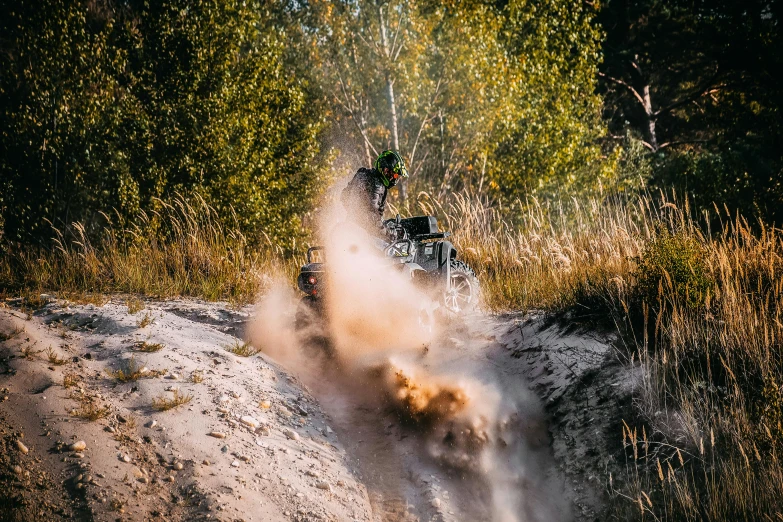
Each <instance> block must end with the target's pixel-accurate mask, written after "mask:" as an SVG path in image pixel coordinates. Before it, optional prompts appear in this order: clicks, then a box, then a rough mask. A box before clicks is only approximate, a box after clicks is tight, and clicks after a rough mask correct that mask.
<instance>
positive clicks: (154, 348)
mask: <svg viewBox="0 0 783 522" xmlns="http://www.w3.org/2000/svg"><path fill="white" fill-rule="evenodd" d="M163 348H164V346H163V345H162V344H161V343H148V342H146V341H144V342H141V343H136V344H135V345H134V347H133V349H134V350H136V351H137V352H145V353H155V352H159V351H161V350H162V349H163Z"/></svg>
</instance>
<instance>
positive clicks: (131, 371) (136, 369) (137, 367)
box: [106, 356, 166, 382]
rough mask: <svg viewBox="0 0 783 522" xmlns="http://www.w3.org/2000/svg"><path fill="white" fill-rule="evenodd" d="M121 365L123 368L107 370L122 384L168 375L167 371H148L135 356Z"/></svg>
mask: <svg viewBox="0 0 783 522" xmlns="http://www.w3.org/2000/svg"><path fill="white" fill-rule="evenodd" d="M120 364H121V367H120V368H118V369H116V370H109V369H108V368H107V369H106V373H108V374H109V375H110V376H111V377H113V378H114V379H116V380H118V381H120V382H132V381H137V380H139V379H152V378H155V377H158V376H160V375H163V374H165V373H166V370H150V369H148V368H147V367H146V366H145V365H144V363H140V362H139V361H137V360H136V357H135V356H133V357H131V358H130V359H125V360H123V361H122V362H121V363H120Z"/></svg>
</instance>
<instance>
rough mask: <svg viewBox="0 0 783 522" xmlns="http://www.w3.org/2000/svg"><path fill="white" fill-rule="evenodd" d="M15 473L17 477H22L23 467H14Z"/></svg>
mask: <svg viewBox="0 0 783 522" xmlns="http://www.w3.org/2000/svg"><path fill="white" fill-rule="evenodd" d="M14 473H16V474H17V475H21V474H22V466H14Z"/></svg>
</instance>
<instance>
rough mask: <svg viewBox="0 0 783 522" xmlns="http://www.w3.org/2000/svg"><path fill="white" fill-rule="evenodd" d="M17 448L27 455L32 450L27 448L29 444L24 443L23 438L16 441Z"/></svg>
mask: <svg viewBox="0 0 783 522" xmlns="http://www.w3.org/2000/svg"><path fill="white" fill-rule="evenodd" d="M16 448H17V449H18V450H19V451H21V452H22V453H24V454H25V455H27V454H28V453H29V452H30V450H29V449H28V448H27V446H25V445H24V443H23V442H22V441H21V440H17V441H16Z"/></svg>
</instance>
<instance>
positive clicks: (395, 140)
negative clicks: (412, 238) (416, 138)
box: [378, 6, 408, 203]
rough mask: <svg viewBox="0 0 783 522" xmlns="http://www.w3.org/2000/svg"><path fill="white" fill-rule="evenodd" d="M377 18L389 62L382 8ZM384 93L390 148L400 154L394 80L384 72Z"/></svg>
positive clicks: (404, 191) (403, 191) (403, 194)
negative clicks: (388, 120) (385, 96)
mask: <svg viewBox="0 0 783 522" xmlns="http://www.w3.org/2000/svg"><path fill="white" fill-rule="evenodd" d="M378 16H379V17H380V22H381V45H382V46H383V50H384V53H385V54H386V58H387V60H391V50H390V49H389V40H388V39H387V36H386V21H385V20H384V18H383V7H382V6H379V7H378ZM386 91H387V93H388V95H389V112H390V113H391V122H390V123H391V134H392V148H393V149H394V150H396V151H397V152H400V135H399V132H398V130H397V104H396V102H395V101H394V80H393V79H392V78H391V75H390V74H389V72H388V71H387V72H386ZM398 187H399V191H400V202H403V203H404V202H405V198H406V197H407V196H408V191H407V188H406V186H405V180H401V181H400V182H399V185H398Z"/></svg>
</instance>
